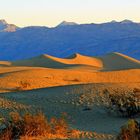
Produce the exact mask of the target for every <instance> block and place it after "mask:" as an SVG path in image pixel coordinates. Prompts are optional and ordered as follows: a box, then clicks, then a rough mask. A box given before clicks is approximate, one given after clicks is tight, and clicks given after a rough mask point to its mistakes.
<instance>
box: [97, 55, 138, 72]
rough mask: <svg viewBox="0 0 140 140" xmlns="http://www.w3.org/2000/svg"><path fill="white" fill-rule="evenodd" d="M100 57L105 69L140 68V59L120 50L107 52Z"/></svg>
mask: <svg viewBox="0 0 140 140" xmlns="http://www.w3.org/2000/svg"><path fill="white" fill-rule="evenodd" d="M100 59H101V60H102V62H103V65H104V66H103V67H104V68H103V70H105V71H112V70H127V69H139V68H140V61H138V60H136V59H134V58H132V57H129V56H127V55H124V54H121V53H118V52H114V53H110V54H107V55H105V56H102V57H100Z"/></svg>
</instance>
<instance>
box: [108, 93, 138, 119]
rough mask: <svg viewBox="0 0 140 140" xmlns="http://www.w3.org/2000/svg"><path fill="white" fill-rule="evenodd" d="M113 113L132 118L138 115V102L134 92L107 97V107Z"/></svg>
mask: <svg viewBox="0 0 140 140" xmlns="http://www.w3.org/2000/svg"><path fill="white" fill-rule="evenodd" d="M108 108H109V109H110V110H112V111H114V113H116V114H119V115H121V116H124V117H132V116H135V115H137V114H139V113H140V100H139V98H138V96H136V94H135V93H134V92H131V93H119V92H117V93H115V94H110V95H109V107H108Z"/></svg>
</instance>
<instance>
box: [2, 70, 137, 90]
mask: <svg viewBox="0 0 140 140" xmlns="http://www.w3.org/2000/svg"><path fill="white" fill-rule="evenodd" d="M13 69H14V70H13V71H11V70H10V71H9V72H8V70H7V72H5V73H1V74H0V81H1V82H0V90H1V91H12V90H16V89H17V88H18V87H21V86H22V85H21V81H22V82H23V83H29V86H28V87H26V88H24V89H23V90H29V89H37V88H44V87H54V86H62V85H72V84H81V83H84V84H86V83H127V82H129V83H135V82H140V70H139V69H136V70H122V71H113V72H92V71H91V72H90V71H87V72H86V71H80V70H68V69H50V68H37V67H34V68H29V69H27V68H26V69H25V70H23V69H21V70H19V69H18V70H17V71H16V69H17V68H14V67H13ZM132 73H133V74H132Z"/></svg>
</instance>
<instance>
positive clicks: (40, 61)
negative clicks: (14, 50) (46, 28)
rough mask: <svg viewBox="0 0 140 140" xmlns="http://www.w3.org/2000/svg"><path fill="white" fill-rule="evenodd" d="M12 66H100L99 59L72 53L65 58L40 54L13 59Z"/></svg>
mask: <svg viewBox="0 0 140 140" xmlns="http://www.w3.org/2000/svg"><path fill="white" fill-rule="evenodd" d="M12 65H14V66H30V67H47V68H69V67H76V66H77V67H78V66H92V67H94V68H95V67H97V68H102V66H103V64H102V61H101V60H100V59H97V58H92V57H88V56H83V55H80V54H74V55H73V57H68V58H65V59H62V58H57V57H53V56H49V55H41V56H38V57H34V58H31V59H27V60H21V61H15V62H13V63H12Z"/></svg>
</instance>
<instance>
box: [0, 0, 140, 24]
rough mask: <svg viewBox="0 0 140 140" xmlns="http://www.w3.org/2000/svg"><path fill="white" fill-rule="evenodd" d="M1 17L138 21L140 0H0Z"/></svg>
mask: <svg viewBox="0 0 140 140" xmlns="http://www.w3.org/2000/svg"><path fill="white" fill-rule="evenodd" d="M0 19H5V20H7V21H8V23H14V24H16V25H17V26H30V25H42V26H56V25H57V24H59V23H60V22H62V21H64V20H66V21H70V22H72V21H73V22H77V23H101V22H108V21H111V20H117V21H121V20H124V19H130V20H134V21H136V22H140V0H0Z"/></svg>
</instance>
